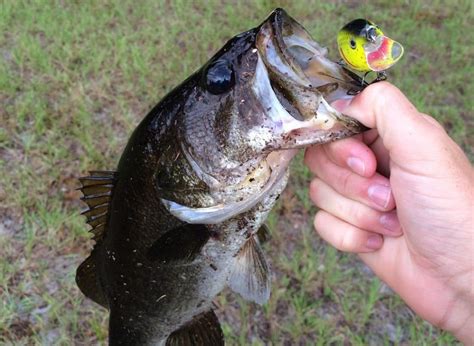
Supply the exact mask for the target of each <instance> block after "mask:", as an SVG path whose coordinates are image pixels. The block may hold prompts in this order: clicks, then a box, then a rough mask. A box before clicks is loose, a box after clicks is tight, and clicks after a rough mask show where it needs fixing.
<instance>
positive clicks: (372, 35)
mask: <svg viewBox="0 0 474 346" xmlns="http://www.w3.org/2000/svg"><path fill="white" fill-rule="evenodd" d="M365 37H366V38H367V40H368V41H370V42H375V40H376V38H377V33H376V32H375V28H374V27H373V26H371V27H370V28H369V29H368V30H367V32H366V33H365Z"/></svg>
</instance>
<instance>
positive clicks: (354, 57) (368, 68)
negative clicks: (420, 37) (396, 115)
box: [337, 19, 403, 81]
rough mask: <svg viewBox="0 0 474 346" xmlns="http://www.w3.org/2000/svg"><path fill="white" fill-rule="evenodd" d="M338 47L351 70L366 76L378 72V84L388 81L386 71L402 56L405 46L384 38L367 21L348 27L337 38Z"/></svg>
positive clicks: (352, 23)
mask: <svg viewBox="0 0 474 346" xmlns="http://www.w3.org/2000/svg"><path fill="white" fill-rule="evenodd" d="M337 45H338V47H339V53H340V54H341V57H342V59H343V60H344V62H345V63H346V64H347V66H348V67H350V68H351V69H353V70H355V71H359V72H365V75H367V74H368V73H369V72H372V71H375V72H377V78H376V81H380V80H384V79H386V78H387V77H386V75H385V72H384V71H385V70H387V69H388V68H390V67H391V66H393V65H394V64H395V63H396V62H397V61H398V60H400V58H401V57H402V55H403V46H402V45H401V44H400V43H398V42H397V41H394V40H392V39H391V38H388V37H387V36H385V35H384V33H383V32H382V30H380V28H379V27H378V26H377V25H375V24H374V23H372V22H370V21H368V20H367V19H356V20H353V21H352V22H350V23H348V24H346V25H345V26H344V27H343V28H342V29H341V30H340V31H339V33H338V35H337ZM365 75H364V77H365Z"/></svg>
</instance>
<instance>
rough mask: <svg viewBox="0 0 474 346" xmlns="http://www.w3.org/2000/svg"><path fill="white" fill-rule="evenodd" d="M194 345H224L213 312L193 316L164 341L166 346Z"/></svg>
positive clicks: (222, 336)
mask: <svg viewBox="0 0 474 346" xmlns="http://www.w3.org/2000/svg"><path fill="white" fill-rule="evenodd" d="M195 345H208V346H221V345H222V346H223V345H224V334H223V333H222V329H221V326H220V324H219V320H218V319H217V316H216V314H215V313H214V311H212V310H209V311H207V312H204V313H202V314H200V315H198V316H195V317H194V318H193V319H192V320H191V321H190V322H188V323H187V324H185V325H184V326H182V327H181V328H180V329H178V330H177V331H175V332H173V333H172V334H171V335H170V336H169V337H168V339H167V340H166V346H195Z"/></svg>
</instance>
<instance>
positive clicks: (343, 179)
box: [336, 170, 352, 195]
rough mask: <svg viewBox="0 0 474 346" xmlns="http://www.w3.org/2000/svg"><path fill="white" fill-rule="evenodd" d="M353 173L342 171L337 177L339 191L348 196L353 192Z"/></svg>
mask: <svg viewBox="0 0 474 346" xmlns="http://www.w3.org/2000/svg"><path fill="white" fill-rule="evenodd" d="M351 177H352V173H351V172H350V171H348V170H342V171H341V172H340V173H339V176H338V177H337V185H336V186H338V187H339V188H338V190H339V191H340V192H341V193H343V194H344V195H347V194H348V193H349V192H350V191H351V190H352V179H351Z"/></svg>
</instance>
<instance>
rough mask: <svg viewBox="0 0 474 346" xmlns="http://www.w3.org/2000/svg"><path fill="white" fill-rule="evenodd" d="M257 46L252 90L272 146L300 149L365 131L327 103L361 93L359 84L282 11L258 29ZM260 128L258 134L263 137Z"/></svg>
mask: <svg viewBox="0 0 474 346" xmlns="http://www.w3.org/2000/svg"><path fill="white" fill-rule="evenodd" d="M256 48H257V50H258V63H257V66H256V72H255V77H254V80H253V84H252V90H253V92H254V94H255V96H256V99H257V100H259V102H260V104H261V106H262V108H263V109H264V110H265V115H266V119H269V122H268V123H267V124H266V126H267V128H271V131H272V132H273V135H274V140H273V142H272V144H273V148H276V149H290V148H303V147H306V146H308V145H313V144H322V143H326V142H329V141H333V140H336V139H341V138H345V137H348V136H351V135H354V134H357V133H360V132H362V131H364V130H366V129H367V128H366V127H365V126H363V125H362V124H361V123H359V122H358V121H357V120H354V119H352V118H350V117H348V116H346V115H344V114H342V113H340V112H339V111H337V110H336V109H334V108H333V107H332V106H331V105H330V102H332V101H334V100H336V99H340V98H344V97H347V92H348V91H349V90H358V89H361V87H362V86H361V84H360V83H359V80H356V79H354V77H353V76H352V75H350V74H348V73H347V70H345V69H344V68H343V67H341V66H340V65H339V64H337V63H334V62H332V61H331V60H329V59H328V58H327V49H326V48H324V47H321V46H320V45H319V44H318V43H317V42H315V41H314V40H313V39H312V38H311V36H310V35H309V34H308V33H307V32H306V30H305V29H304V28H303V27H302V26H301V25H300V24H298V23H297V22H296V21H295V20H294V19H292V18H291V17H290V16H288V15H287V14H286V12H285V11H284V10H281V9H277V10H275V11H274V12H273V13H272V14H271V15H270V16H269V18H268V19H267V20H266V21H265V22H264V23H263V24H262V25H261V27H260V29H259V33H258V35H257V38H256ZM265 130H266V129H264V130H262V131H260V132H261V134H262V136H264V135H265V134H267V136H268V132H269V131H265ZM256 131H258V129H256Z"/></svg>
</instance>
